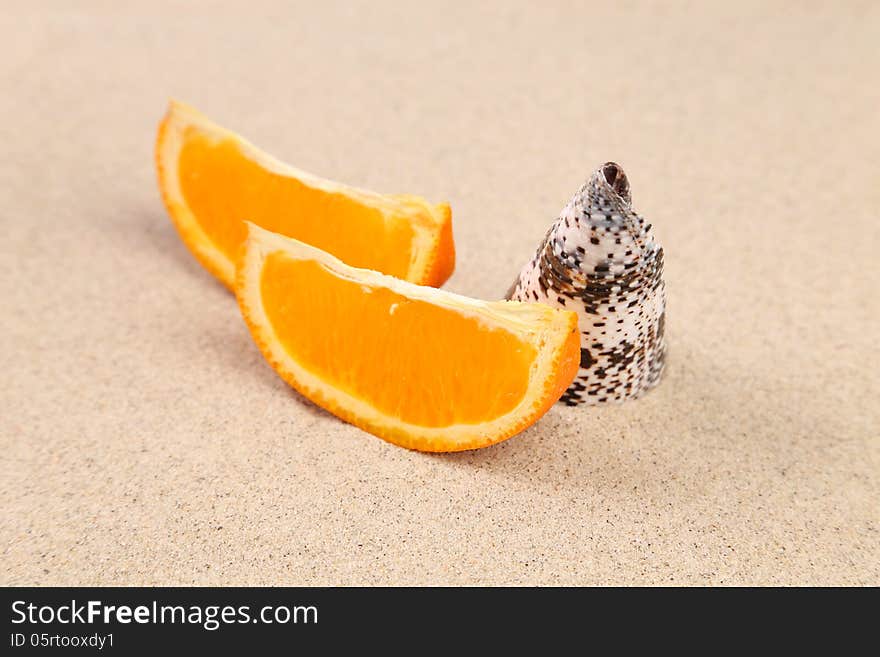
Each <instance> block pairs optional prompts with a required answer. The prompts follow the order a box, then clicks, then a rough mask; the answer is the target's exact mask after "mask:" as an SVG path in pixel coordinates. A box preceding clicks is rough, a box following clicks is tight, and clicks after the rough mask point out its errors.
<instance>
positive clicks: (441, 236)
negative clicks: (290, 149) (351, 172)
mask: <svg viewBox="0 0 880 657" xmlns="http://www.w3.org/2000/svg"><path fill="white" fill-rule="evenodd" d="M156 167H157V171H158V176H159V187H160V189H161V192H162V198H163V199H164V201H165V205H166V207H167V208H168V212H169V213H170V214H171V218H172V219H173V220H174V223H175V225H176V226H177V229H178V231H179V232H180V235H181V237H182V238H183V241H184V242H185V243H186V245H187V246H188V247H189V249H190V251H192V253H193V255H195V257H196V258H198V260H199V262H201V263H202V265H204V266H205V267H206V268H207V269H208V270H209V271H210V272H212V273H213V274H214V275H215V276H217V277H218V278H219V279H220V280H221V281H223V283H225V284H226V285H227V286H229V287H230V288H231V287H232V284H233V280H234V278H235V265H234V259H235V255H236V253H237V252H238V248H239V247H240V246H241V243H242V242H243V241H244V238H245V233H246V231H245V226H244V221H245V220H247V221H252V222H254V223H256V224H257V225H259V226H262V227H263V228H267V229H269V230H271V231H274V232H277V233H281V234H283V235H288V236H290V237H295V238H297V239H299V240H302V241H304V242H307V243H309V244H313V245H315V246H317V247H319V248H321V249H324V250H325V251H328V252H330V253H332V254H333V255H335V256H337V257H338V258H340V259H342V260H343V261H345V262H347V263H349V264H351V265H354V266H356V267H365V268H368V269H375V270H377V271H381V272H383V273H386V274H391V275H393V276H397V277H399V278H402V279H405V280H408V281H412V282H414V283H419V284H422V285H434V286H439V285H441V284H443V282H444V281H446V279H447V278H449V276H450V275H451V274H452V270H453V268H454V266H455V247H454V245H453V241H452V218H451V212H450V209H449V205H447V204H446V203H439V204H433V203H429V202H427V201H426V200H424V199H422V198H420V197H418V196H411V195H405V194H378V193H376V192H370V191H366V190H362V189H356V188H354V187H348V186H346V185H342V184H340V183H336V182H332V181H330V180H324V179H322V178H318V177H317V176H314V175H312V174H310V173H306V172H305V171H300V170H298V169H295V168H293V167H291V166H288V165H286V164H284V163H282V162H279V161H278V160H276V159H275V158H273V157H272V156H270V155H268V154H267V153H264V152H263V151H261V150H259V149H258V148H256V147H255V146H253V145H252V144H250V143H248V142H247V141H245V140H244V139H242V138H241V137H240V136H238V135H237V134H235V133H233V132H230V131H229V130H226V129H224V128H222V127H220V126H218V125H216V124H215V123H213V122H211V121H210V120H209V119H207V118H206V117H205V116H204V115H202V114H200V113H199V112H198V111H196V110H195V109H193V108H192V107H189V106H187V105H184V104H183V103H179V102H172V103H171V105H170V106H169V108H168V113H167V114H166V115H165V118H164V119H163V120H162V123H161V125H160V126H159V135H158V138H157V140H156Z"/></svg>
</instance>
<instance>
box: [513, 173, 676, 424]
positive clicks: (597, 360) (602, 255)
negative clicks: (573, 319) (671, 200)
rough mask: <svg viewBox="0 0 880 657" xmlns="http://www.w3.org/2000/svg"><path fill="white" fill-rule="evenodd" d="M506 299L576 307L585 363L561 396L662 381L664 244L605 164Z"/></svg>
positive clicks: (626, 390)
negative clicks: (635, 209)
mask: <svg viewBox="0 0 880 657" xmlns="http://www.w3.org/2000/svg"><path fill="white" fill-rule="evenodd" d="M507 298H508V299H514V300H517V301H532V302H540V303H547V304H550V305H554V306H561V307H564V308H566V309H568V310H574V311H576V312H577V313H578V317H579V323H580V330H581V366H580V370H579V371H578V374H577V376H576V377H575V380H574V383H572V384H571V386H570V387H569V388H568V390H566V391H565V394H563V395H562V398H561V399H560V401H561V402H562V403H565V404H568V405H570V406H575V405H577V404H582V403H587V404H598V403H603V402H610V401H623V400H626V399H632V398H635V397H638V396H639V395H641V394H642V393H643V392H644V391H646V390H648V389H649V388H651V387H653V386H654V385H656V384H657V382H658V381H659V380H660V376H661V374H662V372H663V365H664V360H665V355H666V341H665V338H664V330H663V329H664V318H665V312H666V288H665V285H664V283H663V248H662V247H661V246H660V245H659V244H658V243H657V242H656V241H655V239H654V233H653V230H652V227H651V224H649V223H647V222H646V221H645V219H644V218H643V217H641V216H639V215H638V214H636V213H635V212H633V210H632V198H631V196H630V188H629V181H628V180H627V177H626V174H625V173H624V172H623V169H622V168H621V167H620V166H619V165H617V164H615V163H614V162H608V163H606V164H604V165H602V166H601V167H600V168H599V169H597V170H596V171H595V172H594V173H593V175H592V176H590V178H589V180H588V181H587V182H586V183H584V185H583V186H582V187H581V188H580V189H579V190H578V192H577V193H576V194H575V195H574V197H573V198H572V199H571V201H569V203H568V205H566V206H565V208H564V209H563V210H562V212H561V213H560V215H559V218H558V219H557V220H556V221H555V223H554V224H553V226H551V228H550V230H549V231H548V233H547V235H546V237H545V238H544V240H543V242H541V245H540V246H539V247H538V250H537V252H536V253H535V256H534V257H533V258H532V259H531V260H530V261H529V262H528V263H527V264H526V266H525V267H523V270H522V272H520V275H519V278H517V280H516V281H515V282H514V284H513V285H512V286H511V288H510V290H509V291H508V293H507Z"/></svg>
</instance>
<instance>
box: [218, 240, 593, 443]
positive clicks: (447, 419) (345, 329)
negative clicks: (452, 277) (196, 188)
mask: <svg viewBox="0 0 880 657" xmlns="http://www.w3.org/2000/svg"><path fill="white" fill-rule="evenodd" d="M248 226H249V229H250V230H249V234H248V238H247V241H246V243H245V247H244V249H243V251H242V255H241V259H240V260H239V264H238V274H237V279H236V285H235V291H236V295H237V297H238V302H239V305H240V307H241V312H242V314H243V315H244V318H245V320H246V321H247V324H248V326H249V327H250V330H251V334H252V335H253V337H254V340H255V341H256V343H257V345H259V347H260V349H261V350H262V352H263V355H264V356H265V357H266V359H267V360H268V361H269V363H271V365H272V367H274V368H275V370H276V371H277V372H278V374H280V375H281V377H282V378H283V379H284V380H285V381H287V382H288V383H289V384H290V385H292V386H293V387H294V388H296V389H297V390H298V391H299V392H301V393H302V394H303V395H305V396H306V397H308V398H309V399H311V400H312V401H313V402H315V403H316V404H318V405H319V406H322V407H324V408H325V409H327V410H328V411H330V412H331V413H333V414H335V415H337V416H339V417H340V418H342V419H343V420H346V421H348V422H351V423H352V424H354V425H357V426H358V427H360V428H362V429H364V430H365V431H369V432H370V433H373V434H375V435H377V436H379V437H380V438H383V439H385V440H387V441H389V442H391V443H394V444H396V445H400V446H402V447H408V448H410V449H417V450H422V451H429V452H451V451H458V450H464V449H474V448H477V447H484V446H486V445H491V444H493V443H497V442H499V441H501V440H504V439H505V438H509V437H510V436H512V435H514V434H516V433H518V432H520V431H522V430H523V429H525V428H526V427H528V426H530V425H531V424H533V423H534V422H535V421H536V420H537V419H538V418H540V417H541V416H542V415H543V414H544V413H545V412H546V411H547V409H549V408H550V406H551V405H552V404H553V403H554V402H555V401H556V400H557V399H559V397H560V396H561V395H562V393H563V392H564V391H565V389H566V388H567V387H568V385H569V384H570V383H571V382H572V380H573V379H574V375H575V373H576V372H577V369H578V364H579V359H580V334H579V333H578V323H577V315H576V314H575V313H573V312H571V311H568V310H560V309H554V308H551V307H549V306H544V305H540V304H527V303H519V302H514V301H497V302H487V301H478V300H475V299H469V298H467V297H463V296H460V295H457V294H453V293H451V292H446V291H444V290H438V289H435V288H431V287H423V286H419V285H413V284H412V283H407V282H405V281H401V280H399V279H396V278H393V277H391V276H386V275H383V274H380V273H378V272H375V271H370V270H367V269H357V268H354V267H350V266H348V265H346V264H343V263H342V262H341V261H340V260H338V259H337V258H334V257H333V256H332V255H330V254H328V253H326V252H324V251H321V250H320V249H316V248H314V247H312V246H309V245H307V244H304V243H303V242H300V241H297V240H294V239H290V238H287V237H284V236H282V235H278V234H276V233H271V232H269V231H266V230H263V229H261V228H259V227H258V226H255V225H253V224H248Z"/></svg>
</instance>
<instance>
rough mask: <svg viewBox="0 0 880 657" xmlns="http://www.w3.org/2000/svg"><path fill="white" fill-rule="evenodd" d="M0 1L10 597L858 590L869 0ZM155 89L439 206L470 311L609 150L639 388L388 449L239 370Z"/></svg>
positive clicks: (285, 148)
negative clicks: (177, 215)
mask: <svg viewBox="0 0 880 657" xmlns="http://www.w3.org/2000/svg"><path fill="white" fill-rule="evenodd" d="M177 4H178V3H170V2H167V3H166V2H149V3H147V2H144V3H137V4H134V3H118V6H117V5H116V4H114V5H113V6H110V5H107V4H106V3H98V2H78V3H75V6H74V4H72V3H63V2H57V3H26V2H22V3H18V4H16V3H9V2H6V3H4V5H3V9H2V10H0V70H2V75H0V78H2V79H3V81H4V82H3V93H2V95H0V118H2V121H0V136H2V142H0V143H2V144H3V157H2V161H0V208H2V211H0V222H2V224H0V227H2V241H0V254H2V257H0V263H2V264H0V267H2V278H0V294H2V300H3V310H4V312H3V315H4V317H3V322H2V341H0V368H2V371H3V372H4V373H5V376H4V381H3V385H2V387H0V407H2V414H0V415H2V416H0V439H2V443H0V446H2V451H3V459H2V469H0V474H2V479H0V499H2V508H3V514H2V519H0V545H2V549H3V559H2V565H0V583H3V584H37V585H43V584H55V585H73V584H78V585H86V584H99V585H110V584H131V585H137V584H183V585H188V584H208V585H213V584H253V585H259V584H271V585H282V584H283V585H298V584H310V585H311V584H342V585H349V584H874V585H877V584H880V540H878V520H880V512H878V508H880V505H878V493H880V491H878V474H880V437H878V433H880V432H878V427H880V403H878V395H880V377H878V374H877V372H878V369H880V362H878V348H877V339H878V328H877V327H878V320H880V316H878V314H880V313H878V311H880V295H878V293H877V286H878V281H880V278H878V276H880V265H878V262H880V259H878V257H877V244H878V238H880V231H878V225H880V222H878V207H880V178H878V161H880V111H878V108H880V86H878V85H877V84H876V77H877V71H878V70H880V50H878V47H877V35H878V33H880V7H878V5H877V4H876V3H871V2H861V3H859V2H849V3H827V5H825V6H821V5H819V4H816V3H810V5H811V6H810V7H804V6H802V4H801V3H763V2H755V3H752V2H738V3H735V5H736V6H735V7H734V6H731V5H730V3H717V6H716V5H715V4H714V3H694V4H692V5H679V4H670V3H662V4H657V5H654V4H651V5H648V3H631V4H630V3H608V2H602V3H595V5H594V6H593V7H592V8H584V7H581V6H580V5H581V3H571V4H568V3H553V6H550V7H541V8H539V6H538V5H539V3H531V2H524V3H522V4H520V5H518V4H515V3H496V4H485V5H483V4H481V5H480V6H479V7H470V6H469V5H470V4H471V3H464V2H462V3H453V4H452V6H451V7H448V8H441V6H440V5H436V6H433V7H432V6H430V5H428V4H423V3H417V5H418V8H416V7H415V6H413V7H409V8H405V5H404V3H397V2H378V3H377V2H374V1H371V2H364V3H356V4H353V5H351V6H349V3H338V4H337V3H329V2H322V3H302V4H300V5H297V6H292V5H291V4H290V3H287V2H281V3H277V4H274V5H269V4H265V3H234V2H229V3H198V6H196V3H191V4H192V6H189V7H188V8H180V7H178V6H176V5H177ZM171 96H174V97H178V98H180V99H182V100H185V101H187V102H190V103H192V104H194V105H195V106H197V107H199V108H200V109H202V110H203V111H204V112H206V113H207V114H209V115H210V116H211V117H213V118H214V119H216V120H217V121H219V122H221V123H222V124H224V125H226V126H228V127H230V128H232V129H235V130H237V131H239V132H241V133H242V134H244V135H246V136H247V137H249V138H250V139H251V140H252V141H254V142H255V143H257V144H259V145H261V146H262V147H264V148H266V149H267V150H269V151H270V152H272V153H274V154H276V155H277V156H279V157H280V158H282V159H284V160H287V161H289V162H291V163H294V164H295V165H297V166H299V167H301V168H304V169H307V170H310V171H314V172H316V173H318V174H320V175H324V176H327V177H330V178H334V179H338V180H342V181H345V182H348V183H351V184H355V185H359V186H364V187H368V188H373V189H376V190H379V191H388V192H394V191H400V192H411V193H417V194H422V195H424V196H426V197H428V198H430V199H433V200H442V199H448V200H449V201H450V202H451V203H452V206H453V212H454V222H455V223H454V226H455V235H456V241H457V246H458V252H459V260H458V267H457V270H456V273H455V275H454V276H453V278H452V279H451V280H450V282H449V283H448V285H447V287H448V288H449V289H451V290H454V291H456V292H461V293H465V294H469V295H473V296H478V297H484V298H499V297H500V296H502V295H503V294H504V292H505V290H506V289H507V287H508V285H509V284H510V282H511V281H512V280H513V277H514V276H515V274H516V272H517V270H518V268H519V267H520V265H521V264H522V263H523V262H524V261H525V260H526V259H527V258H528V257H529V256H530V255H531V253H532V252H533V250H534V248H535V246H536V245H537V243H538V241H539V240H540V238H541V237H542V236H543V234H544V231H545V230H546V228H547V227H548V225H549V223H550V222H551V221H552V220H553V219H554V217H555V216H556V214H557V212H558V211H559V209H560V208H561V207H562V206H563V205H564V204H565V202H566V201H567V200H568V198H569V196H570V195H571V194H572V193H573V192H574V190H575V189H576V188H577V187H578V185H579V184H580V183H581V182H582V180H583V179H584V178H585V177H586V176H587V175H588V174H589V173H590V172H591V171H592V170H593V169H594V168H595V167H596V166H598V165H599V164H601V163H602V162H604V161H606V160H615V161H617V162H619V163H620V164H621V165H622V166H623V167H624V168H625V170H626V171H627V173H628V175H629V178H630V182H631V184H632V188H633V196H634V202H635V207H636V208H637V210H639V211H640V212H641V213H642V214H644V215H645V216H647V217H649V218H650V219H651V220H652V221H653V222H654V224H655V227H656V231H657V235H658V237H659V239H660V240H661V241H662V243H663V244H664V246H665V249H666V281H667V285H668V291H669V306H668V320H667V330H668V337H669V344H670V354H669V364H668V369H667V371H666V375H665V380H664V381H663V383H662V384H661V385H660V386H659V388H657V389H656V390H655V391H653V392H651V393H650V394H649V395H647V396H646V397H645V398H644V399H642V400H640V401H637V402H633V403H628V404H626V405H623V406H616V407H615V406H611V407H604V408H576V409H570V408H564V407H554V408H553V409H552V410H551V411H550V412H549V413H548V414H547V415H546V416H545V417H544V418H543V419H542V420H541V421H540V422H539V423H538V424H536V425H535V426H534V427H532V428H530V429H529V430H527V431H525V432H524V433H522V434H521V435H519V436H517V437H515V438H513V439H511V440H509V441H508V442H506V443H503V444H501V445H499V446H496V447H493V448H489V449H485V450H482V451H478V452H469V453H462V454H457V455H447V456H437V455H434V456H432V455H425V454H419V453H414V452H408V451H405V450H403V449H399V448H396V447H393V446H391V445H388V444H386V443H384V442H382V441H380V440H378V439H376V438H374V437H373V436H371V435H368V434H366V433H363V432H362V431H360V430H358V429H356V428H354V427H352V426H350V425H347V424H344V423H342V422H340V421H338V420H337V419H335V418H334V417H332V416H330V415H328V414H327V413H324V412H323V411H321V410H319V409H317V408H316V407H315V406H313V405H311V404H310V403H308V402H307V401H305V400H303V399H302V398H300V397H298V396H297V395H296V394H295V393H294V392H293V391H292V390H290V389H289V388H288V387H287V386H286V385H285V384H284V383H283V382H282V381H281V380H280V379H279V378H278V377H277V376H276V375H275V373H274V372H273V371H272V369H271V368H270V367H269V366H268V365H267V364H266V363H265V362H264V361H263V359H262V357H261V356H260V354H259V352H258V351H257V349H256V347H255V346H254V344H253V343H252V342H251V339H250V337H249V335H248V333H247V331H246V329H245V326H244V324H243V323H242V321H241V319H240V316H239V313H238V309H237V307H236V305H235V303H234V300H233V298H232V297H231V296H230V294H229V293H228V292H227V291H226V290H225V289H223V288H222V287H221V286H220V285H219V284H218V283H216V282H215V281H214V280H213V279H212V278H211V276H210V275H209V274H207V273H206V272H205V271H204V270H202V269H201V268H200V267H199V265H198V264H196V262H195V261H194V260H193V259H192V258H191V257H190V255H189V253H188V251H187V250H186V249H185V248H184V246H183V245H182V243H181V242H180V241H179V240H178V238H177V235H176V233H175V231H174V229H173V227H172V225H171V223H170V222H169V220H168V218H167V216H166V213H165V210H164V208H163V207H162V204H161V202H160V199H159V195H158V192H157V189H156V183H155V176H154V171H153V163H152V157H153V154H152V147H153V139H154V135H155V128H156V125H157V122H158V120H159V118H160V117H161V115H162V113H163V112H164V108H165V105H166V102H167V99H168V98H169V97H171Z"/></svg>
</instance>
